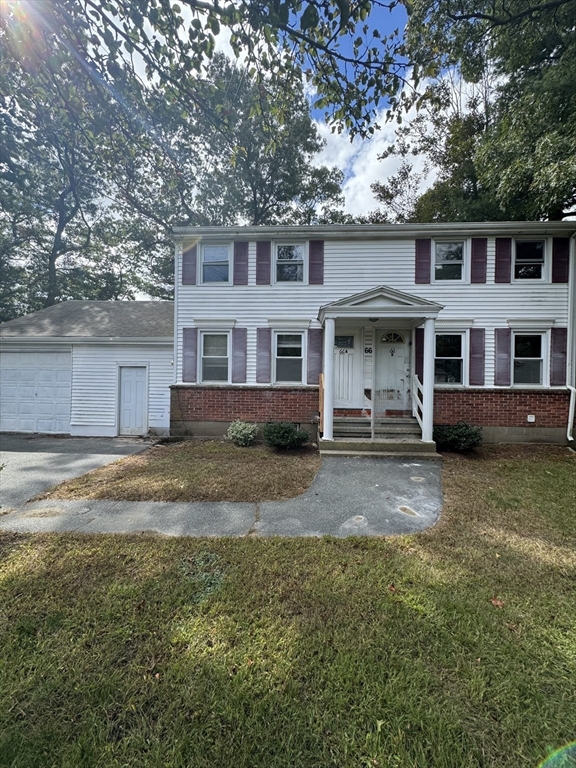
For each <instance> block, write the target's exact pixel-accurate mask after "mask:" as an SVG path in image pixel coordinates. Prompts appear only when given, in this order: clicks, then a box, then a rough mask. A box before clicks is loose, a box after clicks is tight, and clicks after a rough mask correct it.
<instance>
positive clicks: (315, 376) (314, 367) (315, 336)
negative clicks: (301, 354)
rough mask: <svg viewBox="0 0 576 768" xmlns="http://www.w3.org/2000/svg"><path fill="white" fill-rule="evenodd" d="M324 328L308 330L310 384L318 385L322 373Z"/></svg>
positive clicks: (308, 378)
mask: <svg viewBox="0 0 576 768" xmlns="http://www.w3.org/2000/svg"><path fill="white" fill-rule="evenodd" d="M323 336H324V332H323V331H322V328H310V329H309V330H308V376H307V381H308V384H318V382H319V376H320V374H321V373H322V339H323Z"/></svg>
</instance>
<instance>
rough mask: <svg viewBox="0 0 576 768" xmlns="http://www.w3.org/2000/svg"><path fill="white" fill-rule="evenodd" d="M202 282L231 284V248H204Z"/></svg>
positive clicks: (219, 246)
mask: <svg viewBox="0 0 576 768" xmlns="http://www.w3.org/2000/svg"><path fill="white" fill-rule="evenodd" d="M202 282H203V283H228V282H230V248H229V246H227V245H204V246H203V247H202Z"/></svg>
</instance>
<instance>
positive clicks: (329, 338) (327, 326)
mask: <svg viewBox="0 0 576 768" xmlns="http://www.w3.org/2000/svg"><path fill="white" fill-rule="evenodd" d="M334 329H335V320H334V318H332V317H327V318H326V320H325V321H324V435H323V439H324V440H333V439H334V434H333V425H334Z"/></svg>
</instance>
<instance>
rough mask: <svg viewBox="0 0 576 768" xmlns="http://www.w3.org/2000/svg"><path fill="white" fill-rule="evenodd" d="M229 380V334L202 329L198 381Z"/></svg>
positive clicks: (225, 381) (219, 381)
mask: <svg viewBox="0 0 576 768" xmlns="http://www.w3.org/2000/svg"><path fill="white" fill-rule="evenodd" d="M229 380H230V334H229V333H221V332H220V333H219V332H217V331H202V332H201V334H200V381H201V382H202V383H222V382H224V383H228V382H229Z"/></svg>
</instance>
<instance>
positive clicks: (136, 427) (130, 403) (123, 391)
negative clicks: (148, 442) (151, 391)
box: [120, 366, 148, 435]
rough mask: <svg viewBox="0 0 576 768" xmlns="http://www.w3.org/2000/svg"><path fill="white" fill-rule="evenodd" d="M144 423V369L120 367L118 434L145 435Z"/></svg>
mask: <svg viewBox="0 0 576 768" xmlns="http://www.w3.org/2000/svg"><path fill="white" fill-rule="evenodd" d="M147 432H148V425H147V423H146V368H144V367H141V366H138V367H136V366H130V367H128V366H122V367H121V368H120V434H121V435H145V434H146V433H147Z"/></svg>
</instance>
